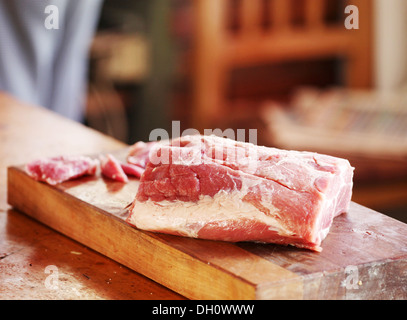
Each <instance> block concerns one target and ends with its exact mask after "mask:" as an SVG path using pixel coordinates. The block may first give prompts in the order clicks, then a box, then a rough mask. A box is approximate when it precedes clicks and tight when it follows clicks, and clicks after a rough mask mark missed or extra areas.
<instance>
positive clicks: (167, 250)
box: [7, 166, 257, 300]
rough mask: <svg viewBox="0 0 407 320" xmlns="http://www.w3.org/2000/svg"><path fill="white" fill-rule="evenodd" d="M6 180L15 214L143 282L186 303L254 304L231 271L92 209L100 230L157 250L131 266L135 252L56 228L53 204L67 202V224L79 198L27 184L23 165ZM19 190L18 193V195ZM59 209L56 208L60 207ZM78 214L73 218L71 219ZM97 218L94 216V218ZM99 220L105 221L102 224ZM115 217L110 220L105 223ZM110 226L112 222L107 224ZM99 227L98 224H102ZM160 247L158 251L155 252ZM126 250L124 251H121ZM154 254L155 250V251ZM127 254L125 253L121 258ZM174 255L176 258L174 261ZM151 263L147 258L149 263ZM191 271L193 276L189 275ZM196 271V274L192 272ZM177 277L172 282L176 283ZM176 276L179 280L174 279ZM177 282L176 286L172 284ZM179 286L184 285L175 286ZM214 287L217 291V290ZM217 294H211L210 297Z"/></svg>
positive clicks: (252, 290)
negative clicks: (177, 267) (36, 193)
mask: <svg viewBox="0 0 407 320" xmlns="http://www.w3.org/2000/svg"><path fill="white" fill-rule="evenodd" d="M7 176H8V188H7V201H8V203H9V204H10V205H11V206H12V207H13V208H15V209H17V210H18V211H20V212H23V213H25V214H27V215H28V216H30V217H31V218H33V219H35V220H37V221H40V222H41V223H43V224H45V225H47V226H48V227H50V228H52V229H54V230H56V231H58V232H60V233H62V234H64V235H66V236H68V237H70V238H72V239H74V240H75V241H78V242H80V243H82V244H84V245H86V246H88V247H89V248H91V249H93V250H95V251H97V252H99V253H101V254H103V255H105V256H107V257H109V258H111V259H113V260H115V261H116V262H118V263H120V264H123V265H125V266H126V267H128V268H130V269H132V270H134V271H136V272H139V273H141V274H143V275H145V276H146V277H148V278H150V279H152V280H154V281H156V282H158V283H160V284H162V285H164V286H166V287H168V288H169V289H171V290H174V291H176V292H178V293H180V294H182V295H184V296H185V297H187V298H190V299H204V300H206V299H238V300H240V299H249V300H252V299H255V298H256V290H257V285H256V284H253V283H251V282H250V281H247V280H246V279H243V278H241V277H236V276H234V275H233V274H231V273H229V272H225V271H224V270H222V269H221V268H219V267H218V266H216V265H213V264H208V263H206V262H204V261H201V260H199V259H196V258H195V257H190V256H189V255H188V254H185V253H184V252H182V251H180V250H178V249H176V248H174V247H172V246H170V245H167V244H165V243H164V242H163V241H162V240H161V239H159V237H156V236H154V234H153V235H151V234H149V233H148V232H145V231H142V230H138V229H135V228H134V227H131V226H129V225H127V224H126V223H125V222H123V221H122V220H120V219H119V218H118V217H115V216H114V215H112V214H110V213H108V212H106V211H104V210H101V209H99V208H97V207H95V206H92V205H90V206H91V208H90V212H91V214H92V218H89V216H88V217H87V219H91V220H92V221H93V222H96V221H97V220H103V222H102V224H103V227H106V226H107V225H111V226H110V228H113V229H114V228H116V229H119V230H118V232H116V234H121V233H122V232H126V233H128V234H131V235H132V238H134V239H135V240H136V243H133V245H132V247H131V248H134V249H137V247H138V248H140V246H138V245H139V243H137V242H140V241H142V242H144V243H150V244H153V245H154V246H155V249H156V250H158V251H159V252H150V253H148V252H146V251H147V250H146V249H144V251H143V255H144V258H138V259H137V258H136V259H135V260H131V261H129V260H128V259H126V258H128V256H129V255H130V256H133V257H134V252H130V251H131V250H129V249H127V250H123V251H121V250H118V249H117V248H114V245H113V246H112V248H111V249H109V250H108V249H106V248H103V245H102V244H100V243H99V244H98V243H95V242H94V241H92V240H90V238H92V237H91V235H93V234H92V233H89V232H79V231H78V230H72V229H70V228H69V224H68V223H67V224H65V225H62V226H61V225H58V224H60V223H61V220H60V218H61V215H59V216H58V217H57V218H56V216H55V215H53V214H52V212H53V210H54V209H55V204H56V202H55V200H56V199H58V200H59V201H60V200H61V199H63V201H65V202H66V203H69V206H65V207H68V208H69V209H66V208H65V210H66V212H65V213H64V219H65V220H66V221H65V222H69V221H70V220H71V219H78V213H77V212H81V211H82V210H83V208H82V207H83V206H85V205H87V206H89V204H87V203H85V202H83V201H82V200H80V199H77V198H75V197H73V196H71V195H69V194H66V193H64V192H63V191H62V190H59V189H55V188H53V187H52V186H49V185H47V184H46V183H42V182H38V181H35V180H33V179H31V178H30V177H29V176H28V175H27V174H26V173H25V172H24V170H23V169H22V167H21V166H11V167H8V168H7ZM25 188H28V189H31V188H37V190H41V191H46V192H47V193H48V194H51V195H52V199H50V200H48V201H44V199H37V200H36V199H33V198H28V199H27V198H24V199H22V198H21V196H22V195H23V197H24V190H25ZM17 190H18V191H17ZM63 207H64V206H61V207H60V208H63ZM75 211H76V214H75ZM96 216H97V217H98V218H97V219H96ZM101 217H104V218H102V219H101ZM111 218H113V220H109V219H111ZM111 221H114V223H111ZM98 223H101V222H100V221H99V222H98ZM104 241H105V243H106V244H109V242H110V245H112V243H111V239H105V240H104ZM147 248H150V249H152V248H153V246H152V245H150V246H149V245H147ZM157 248H158V249H157ZM122 249H125V248H122ZM153 251H154V250H153ZM124 252H126V253H124ZM174 255H175V256H174ZM148 258H149V259H148ZM172 259H177V260H182V261H183V267H184V268H186V269H187V271H188V270H189V271H190V272H189V273H190V275H189V276H188V277H187V276H186V275H185V270H181V271H178V274H174V270H171V269H173V267H174V266H173V265H171V263H170V261H171V260H172ZM149 260H151V261H153V262H155V263H156V262H157V261H158V262H159V263H160V264H159V265H160V267H162V268H163V270H164V272H162V270H161V272H155V271H158V270H157V269H159V268H158V267H157V266H156V265H154V263H153V262H151V263H148V261H149ZM191 270H192V271H191ZM194 270H195V271H194ZM196 270H200V272H199V273H198V274H196V275H197V277H196V279H192V278H191V276H192V275H193V274H194V273H196ZM174 276H175V278H174ZM177 277H178V278H177ZM175 280H178V281H175ZM187 280H188V281H187ZM179 284H182V285H179ZM193 285H198V286H199V288H200V290H195V289H196V288H192V286H193ZM216 288H218V289H216ZM214 291H215V294H214Z"/></svg>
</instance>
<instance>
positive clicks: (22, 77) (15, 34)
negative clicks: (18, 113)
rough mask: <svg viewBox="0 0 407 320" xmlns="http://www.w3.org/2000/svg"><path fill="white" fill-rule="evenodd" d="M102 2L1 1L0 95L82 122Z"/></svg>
mask: <svg viewBox="0 0 407 320" xmlns="http://www.w3.org/2000/svg"><path fill="white" fill-rule="evenodd" d="M101 6H102V0H35V1H32V0H0V91H5V92H8V93H9V94H11V95H13V96H15V97H17V98H18V99H20V100H22V101H25V102H28V103H31V104H36V105H40V106H43V107H46V108H48V109H51V110H53V111H55V112H57V113H59V114H61V115H63V116H65V117H67V118H70V119H72V120H75V121H83V119H84V111H85V99H84V98H85V94H86V83H87V68H88V66H87V65H88V62H87V61H88V59H87V58H88V52H89V46H90V44H91V41H92V38H93V35H94V32H95V30H96V27H97V22H98V18H99V14H100V11H101Z"/></svg>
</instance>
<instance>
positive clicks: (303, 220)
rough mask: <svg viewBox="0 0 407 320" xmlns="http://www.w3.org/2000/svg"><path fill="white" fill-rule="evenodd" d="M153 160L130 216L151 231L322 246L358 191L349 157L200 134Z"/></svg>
mask: <svg viewBox="0 0 407 320" xmlns="http://www.w3.org/2000/svg"><path fill="white" fill-rule="evenodd" d="M148 159H149V160H148V161H147V164H146V170H145V172H144V173H143V175H142V177H141V180H140V181H141V182H140V187H139V189H138V192H137V195H136V198H135V200H134V202H133V204H132V206H131V207H130V214H129V217H128V219H127V222H128V223H130V224H131V225H133V226H135V227H137V228H139V229H143V230H148V231H154V232H162V233H168V234H174V235H181V236H187V237H194V238H201V239H211V240H222V241H231V242H239V241H256V242H263V243H277V244H284V245H293V246H296V247H300V248H308V249H311V250H314V251H321V250H322V248H321V242H322V240H323V239H324V238H325V237H326V235H327V234H328V232H329V229H330V227H331V224H332V221H333V219H334V217H336V216H337V215H339V214H341V213H343V212H346V211H347V210H348V207H349V204H350V200H351V195H352V185H353V183H352V179H353V168H352V167H351V165H350V164H349V162H348V161H347V160H345V159H340V158H336V157H332V156H327V155H321V154H317V153H310V152H299V151H287V150H280V149H276V148H268V147H261V146H256V145H254V144H250V143H244V142H237V141H234V140H230V139H226V138H220V137H216V136H199V135H196V136H186V137H181V138H178V139H174V140H171V141H169V142H167V143H157V144H155V145H154V146H153V147H152V148H150V151H149V158H148Z"/></svg>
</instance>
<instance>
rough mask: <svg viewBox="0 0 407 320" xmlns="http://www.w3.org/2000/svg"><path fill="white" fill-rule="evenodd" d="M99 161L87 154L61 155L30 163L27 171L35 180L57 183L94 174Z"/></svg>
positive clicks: (26, 168)
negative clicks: (86, 155)
mask: <svg viewBox="0 0 407 320" xmlns="http://www.w3.org/2000/svg"><path fill="white" fill-rule="evenodd" d="M98 163H99V162H98V161H97V160H95V159H91V158H89V157H85V156H59V157H53V158H44V159H39V160H35V161H33V162H31V163H28V164H27V165H26V166H25V171H26V172H27V173H28V175H29V176H31V177H32V178H33V179H35V180H38V181H44V182H46V183H48V184H50V185H56V184H58V183H61V182H64V181H67V180H71V179H74V178H78V177H81V176H84V175H94V174H95V173H96V169H97V166H98Z"/></svg>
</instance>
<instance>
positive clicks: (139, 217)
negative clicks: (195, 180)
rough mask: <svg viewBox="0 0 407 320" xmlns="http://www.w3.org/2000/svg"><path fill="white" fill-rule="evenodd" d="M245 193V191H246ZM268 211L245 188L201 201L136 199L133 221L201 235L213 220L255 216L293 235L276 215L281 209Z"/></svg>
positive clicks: (149, 227) (146, 227)
mask: <svg viewBox="0 0 407 320" xmlns="http://www.w3.org/2000/svg"><path fill="white" fill-rule="evenodd" d="M244 194H245V193H243V195H244ZM267 208H268V209H269V210H270V214H269V215H266V214H264V213H263V212H262V211H260V210H259V209H257V208H256V207H255V206H253V205H252V204H250V203H248V202H246V201H242V192H241V191H234V192H231V193H228V192H224V191H223V192H222V191H221V192H219V193H217V194H216V195H215V196H214V197H210V196H201V197H200V199H199V200H198V201H197V202H185V201H160V202H154V201H151V200H147V201H146V202H136V203H135V205H134V207H133V210H132V214H131V216H130V221H129V222H130V223H131V224H133V225H135V226H136V227H138V228H140V229H143V230H153V231H160V230H167V231H174V232H178V233H181V234H184V235H186V236H189V237H195V238H196V237H197V236H198V232H199V230H200V229H201V228H202V227H204V226H205V225H206V224H208V223H210V222H215V221H217V222H224V223H227V222H228V221H239V219H253V220H254V221H258V222H264V223H266V224H267V225H268V226H269V228H270V230H275V231H276V232H278V233H279V234H280V235H292V233H291V232H290V231H289V230H287V229H286V228H285V227H284V226H283V225H281V223H280V222H279V220H278V219H276V217H277V216H278V213H279V212H278V210H277V209H276V208H274V207H270V205H268V206H267Z"/></svg>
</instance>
